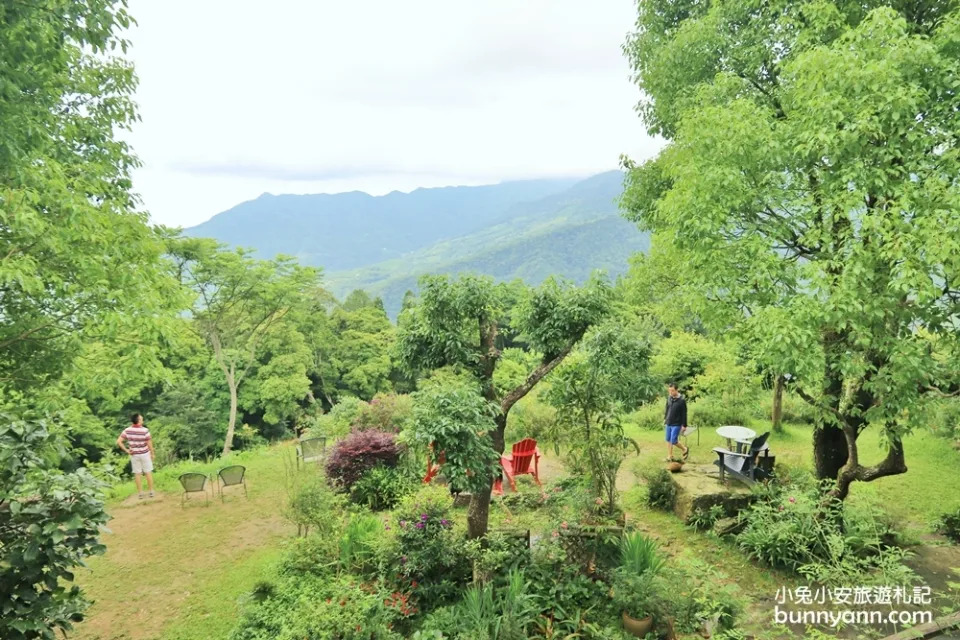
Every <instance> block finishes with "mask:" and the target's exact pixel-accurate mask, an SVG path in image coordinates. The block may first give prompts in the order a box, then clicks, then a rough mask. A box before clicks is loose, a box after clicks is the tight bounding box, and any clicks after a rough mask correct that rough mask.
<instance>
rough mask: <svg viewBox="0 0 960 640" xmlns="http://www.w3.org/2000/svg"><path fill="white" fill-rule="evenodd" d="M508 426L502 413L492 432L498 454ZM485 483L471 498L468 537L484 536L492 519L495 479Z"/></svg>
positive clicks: (503, 443) (468, 510) (501, 451)
mask: <svg viewBox="0 0 960 640" xmlns="http://www.w3.org/2000/svg"><path fill="white" fill-rule="evenodd" d="M506 428H507V414H505V413H501V414H500V415H499V416H497V428H496V429H495V430H494V431H493V433H491V434H490V436H491V439H492V440H493V449H494V451H496V452H497V453H498V454H501V455H502V454H503V449H504V445H505V442H504V439H503V434H504V431H505V430H506ZM494 479H495V478H491V482H490V483H487V484H485V485H484V488H483V491H479V492H476V493H474V494H473V498H472V499H471V500H470V507H469V509H467V537H469V538H482V537H483V536H485V535H486V534H487V522H488V521H489V519H490V494H491V492H492V491H493V480H494Z"/></svg>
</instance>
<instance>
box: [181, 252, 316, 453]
mask: <svg viewBox="0 0 960 640" xmlns="http://www.w3.org/2000/svg"><path fill="white" fill-rule="evenodd" d="M170 253H171V255H172V256H173V261H174V270H175V273H176V275H177V276H178V278H179V279H180V281H181V282H182V283H183V285H184V286H186V287H187V288H188V289H189V290H191V291H192V292H193V293H194V294H195V296H196V298H195V302H194V306H193V309H192V311H191V314H192V316H193V320H192V322H191V324H190V326H191V327H192V328H193V330H194V331H196V332H197V334H198V335H200V336H202V337H203V339H204V340H205V341H206V343H207V344H208V346H209V347H210V349H211V351H212V354H213V359H214V360H215V361H216V363H217V365H218V366H219V367H220V370H221V372H222V373H223V377H224V381H225V382H226V385H227V390H228V392H229V394H230V413H229V418H228V421H227V433H226V437H225V439H224V444H223V453H224V454H227V453H229V452H230V449H231V448H232V447H233V436H234V432H235V431H236V423H237V408H238V405H239V395H238V390H239V388H240V385H241V383H242V382H243V381H244V379H245V378H246V377H247V375H248V374H249V373H250V372H251V371H252V370H253V369H255V368H256V367H255V365H256V363H257V358H258V357H259V356H260V355H261V354H262V353H263V348H264V344H265V342H266V339H267V338H268V337H269V336H270V335H271V332H274V331H277V330H279V329H278V326H279V325H281V324H282V323H283V322H284V321H285V318H286V316H287V314H288V313H289V312H290V310H291V308H292V307H294V306H296V305H298V304H301V303H303V301H304V300H308V299H310V296H311V293H312V292H313V291H314V290H315V289H316V288H318V280H319V273H318V272H317V270H315V269H312V268H308V267H300V266H298V265H297V264H296V263H295V262H294V261H292V260H290V259H287V258H277V259H276V260H272V261H266V260H255V259H254V258H252V257H251V256H250V254H249V252H247V251H245V250H242V249H237V250H233V251H231V250H228V249H225V248H224V247H222V246H220V245H219V244H217V243H216V242H215V241H213V240H208V239H194V238H175V239H172V240H171V242H170ZM304 377H305V376H304ZM304 390H306V389H304Z"/></svg>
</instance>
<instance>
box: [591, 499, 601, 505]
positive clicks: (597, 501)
mask: <svg viewBox="0 0 960 640" xmlns="http://www.w3.org/2000/svg"><path fill="white" fill-rule="evenodd" d="M593 502H594V503H595V504H603V498H597V499H596V500H594V501H593Z"/></svg>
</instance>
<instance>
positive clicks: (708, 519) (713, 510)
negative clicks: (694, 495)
mask: <svg viewBox="0 0 960 640" xmlns="http://www.w3.org/2000/svg"><path fill="white" fill-rule="evenodd" d="M723 517H724V508H723V505H722V504H714V505H710V508H709V509H695V510H694V511H693V513H691V514H690V517H689V518H687V524H688V525H690V526H691V527H693V528H694V529H697V530H698V531H705V530H707V529H712V528H713V525H715V524H716V523H717V520H720V519H721V518H723Z"/></svg>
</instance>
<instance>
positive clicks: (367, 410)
mask: <svg viewBox="0 0 960 640" xmlns="http://www.w3.org/2000/svg"><path fill="white" fill-rule="evenodd" d="M412 413H413V400H412V399H411V397H410V396H408V395H399V394H396V393H378V394H377V395H375V396H373V399H372V400H370V402H367V403H365V404H363V405H360V409H359V411H358V412H357V414H356V416H355V417H354V418H353V421H352V423H351V426H352V427H353V428H354V429H360V430H361V431H362V430H364V429H379V430H380V431H393V432H394V433H399V432H400V431H402V430H403V428H404V427H406V426H407V422H408V421H409V420H410V417H411V415H412Z"/></svg>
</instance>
